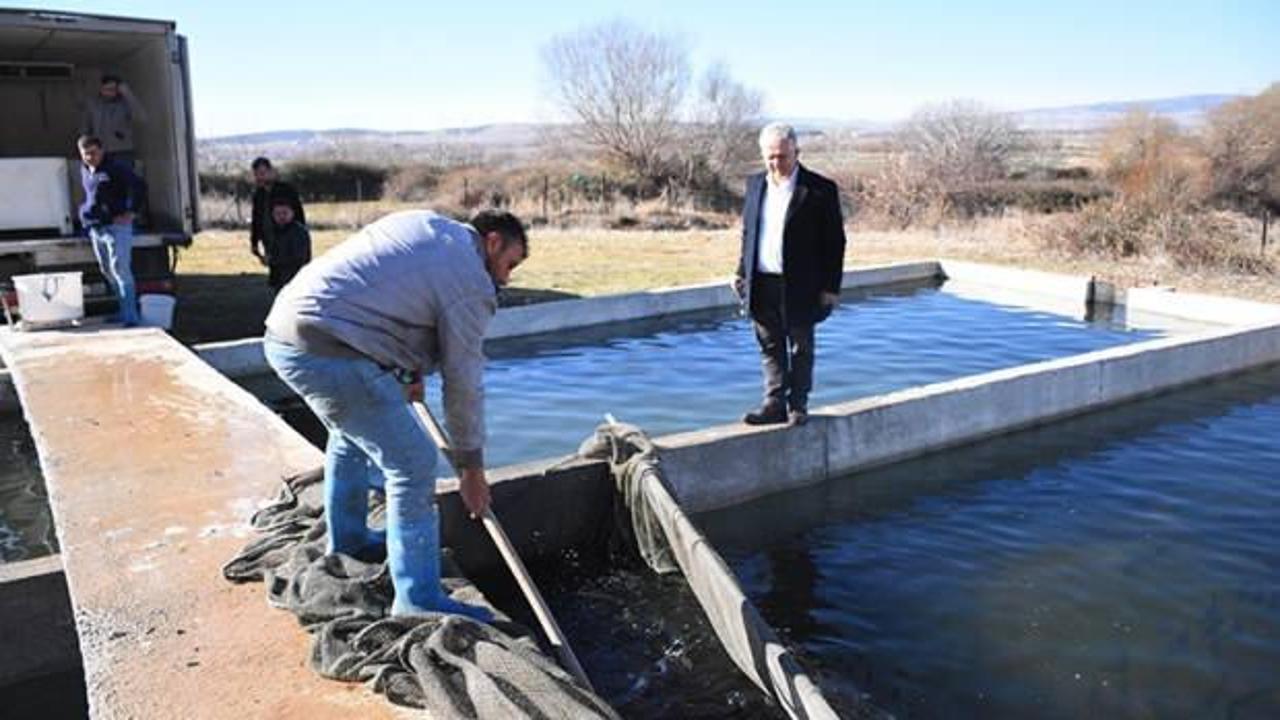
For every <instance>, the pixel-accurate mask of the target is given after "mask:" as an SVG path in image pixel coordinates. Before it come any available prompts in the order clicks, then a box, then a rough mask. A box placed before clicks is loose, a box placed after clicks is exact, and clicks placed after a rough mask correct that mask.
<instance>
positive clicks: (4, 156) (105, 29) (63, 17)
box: [0, 9, 198, 302]
mask: <svg viewBox="0 0 1280 720" xmlns="http://www.w3.org/2000/svg"><path fill="white" fill-rule="evenodd" d="M104 74H111V75H117V76H119V77H121V78H122V79H123V80H124V82H125V83H126V84H127V85H128V86H129V88H130V89H131V91H132V93H133V95H134V97H135V98H136V100H137V102H138V105H139V106H140V108H141V109H142V111H143V112H142V113H141V114H145V119H142V118H139V117H137V116H135V119H134V131H135V132H134V135H135V152H136V162H137V171H138V174H139V175H141V176H142V177H143V179H145V180H146V183H147V203H146V209H145V211H144V212H143V213H142V214H141V215H140V216H139V217H138V219H137V221H136V239H135V243H134V274H135V276H136V279H137V282H138V285H139V291H140V292H148V291H149V292H156V291H159V292H172V289H173V282H172V281H173V257H174V253H173V250H172V248H174V247H176V246H184V245H187V244H190V242H191V238H192V236H193V235H194V234H195V232H196V231H197V229H198V205H197V200H196V198H197V195H198V191H197V189H196V181H195V163H194V136H193V131H192V125H191V103H190V92H189V81H188V77H189V74H188V65H187V57H186V43H185V40H184V38H182V37H181V36H180V35H178V34H177V33H176V32H175V28H174V25H173V24H172V23H170V22H167V21H157V20H139V19H129V18H115V17H102V16H92V15H81V14H71V13H52V12H40V11H29V10H11V9H0V108H3V114H4V122H0V281H4V280H7V279H8V278H9V277H10V276H12V275H16V274H22V273H31V272H47V271H53V270H64V269H78V270H84V271H86V277H85V279H86V295H87V297H86V300H88V301H90V302H93V301H95V300H97V299H98V298H97V297H96V296H101V295H104V294H105V292H106V288H105V283H104V282H103V281H102V280H101V278H100V276H99V275H98V273H97V267H96V263H95V261H94V258H93V254H92V251H91V249H90V247H89V243H88V241H87V239H86V238H85V237H84V233H83V229H82V228H81V227H80V226H79V222H78V219H77V217H76V214H77V213H76V210H77V208H78V206H79V205H80V203H81V202H82V201H83V197H84V192H83V190H82V188H81V181H80V162H79V157H78V152H77V150H76V144H75V143H76V138H77V137H78V135H79V133H80V131H81V123H82V118H83V117H84V112H85V104H86V101H87V100H89V99H90V98H93V97H94V96H96V95H97V93H98V87H99V84H100V81H101V78H102V76H103V75H104Z"/></svg>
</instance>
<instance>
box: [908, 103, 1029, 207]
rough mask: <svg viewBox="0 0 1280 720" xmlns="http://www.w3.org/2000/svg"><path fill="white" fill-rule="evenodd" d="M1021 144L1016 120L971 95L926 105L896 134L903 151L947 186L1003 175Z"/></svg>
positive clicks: (913, 163)
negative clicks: (997, 111)
mask: <svg viewBox="0 0 1280 720" xmlns="http://www.w3.org/2000/svg"><path fill="white" fill-rule="evenodd" d="M1020 143H1021V138H1020V136H1019V133H1018V128H1017V126H1016V125H1015V124H1014V122H1013V121H1012V120H1010V119H1009V118H1008V117H1007V116H1005V115H1002V114H999V113H996V112H993V111H991V110H989V109H987V108H985V107H984V106H982V105H981V104H979V103H976V102H972V101H967V100H953V101H950V102H947V103H943V104H941V105H931V106H927V107H925V108H922V109H920V110H918V111H916V113H915V114H914V115H912V116H911V118H910V119H909V120H907V122H906V123H905V124H904V125H903V127H902V128H901V129H900V130H899V131H898V134H897V144H898V148H899V150H900V151H902V152H905V153H906V154H907V157H908V159H909V161H910V162H911V164H912V165H914V166H915V167H917V168H920V169H922V170H924V171H925V172H926V173H927V174H928V175H929V176H930V177H931V178H932V179H933V180H934V182H935V183H937V184H938V185H939V186H940V187H942V188H944V189H954V188H957V187H960V186H963V185H966V184H972V183H980V182H988V181H991V180H998V179H1001V178H1003V177H1004V176H1005V175H1006V173H1007V172H1008V169H1009V163H1010V161H1011V160H1012V158H1013V155H1014V153H1015V152H1017V150H1018V148H1019V145H1020Z"/></svg>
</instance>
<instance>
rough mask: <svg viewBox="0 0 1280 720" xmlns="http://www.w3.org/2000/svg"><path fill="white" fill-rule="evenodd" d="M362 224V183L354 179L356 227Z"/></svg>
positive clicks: (358, 179)
mask: <svg viewBox="0 0 1280 720" xmlns="http://www.w3.org/2000/svg"><path fill="white" fill-rule="evenodd" d="M363 224H364V183H362V182H361V181H360V178H356V227H357V228H359V227H360V226H361V225H363Z"/></svg>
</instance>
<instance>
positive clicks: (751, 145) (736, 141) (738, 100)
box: [692, 62, 764, 177]
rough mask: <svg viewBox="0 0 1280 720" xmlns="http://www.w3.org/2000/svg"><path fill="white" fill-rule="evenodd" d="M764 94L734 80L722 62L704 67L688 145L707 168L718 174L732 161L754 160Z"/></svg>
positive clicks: (732, 163) (723, 171)
mask: <svg viewBox="0 0 1280 720" xmlns="http://www.w3.org/2000/svg"><path fill="white" fill-rule="evenodd" d="M763 110H764V95H763V94H762V93H760V92H759V91H758V90H754V89H752V88H748V87H746V86H745V85H743V84H741V83H739V82H737V81H736V80H734V79H733V77H732V76H731V75H730V74H729V68H728V67H727V66H726V65H725V64H724V63H719V62H718V63H715V64H714V65H712V66H711V67H709V68H707V71H706V72H705V73H704V74H703V76H702V82H701V85H700V87H699V88H698V102H697V106H696V107H695V109H694V113H693V132H692V135H693V138H692V139H693V140H694V143H692V146H693V147H695V148H696V149H697V152H698V153H700V154H702V155H703V156H704V157H705V158H706V164H707V168H708V169H709V170H711V172H713V173H715V174H716V175H719V176H721V177H723V176H725V175H726V174H727V173H728V172H729V170H730V169H731V168H732V167H733V166H734V165H736V164H738V163H741V162H746V161H750V160H754V159H755V158H756V155H757V153H758V150H757V148H756V142H755V140H756V138H755V135H756V133H757V132H758V130H759V128H760V124H761V112H762V111H763Z"/></svg>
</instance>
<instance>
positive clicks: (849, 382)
mask: <svg viewBox="0 0 1280 720" xmlns="http://www.w3.org/2000/svg"><path fill="white" fill-rule="evenodd" d="M1082 309H1083V308H1082ZM1159 334H1160V333H1159V332H1158V331H1156V330H1150V329H1136V330H1135V329H1129V328H1126V327H1125V326H1124V325H1123V324H1119V323H1113V322H1110V321H1097V322H1085V321H1083V320H1079V319H1073V318H1070V317H1067V316H1065V315H1056V314H1052V313H1047V312H1043V311H1038V310H1033V309H1029V308H1026V307H1018V306H1010V305H998V304H993V303H988V302H981V301H977V300H971V299H966V298H963V297H960V296H958V295H956V294H952V293H949V292H946V291H945V289H939V288H937V287H934V286H925V287H914V288H898V289H878V290H876V291H873V292H866V293H860V294H846V296H845V298H844V301H843V303H842V304H841V306H840V307H839V309H837V311H836V312H835V313H834V314H833V315H832V317H831V318H830V319H829V320H828V321H827V322H825V323H823V324H822V325H819V326H818V339H817V348H818V350H817V353H818V358H817V367H816V370H815V388H814V391H813V394H812V396H811V399H810V405H811V407H814V408H816V407H819V406H821V405H824V404H829V403H834V402H840V401H844V400H851V399H854V398H858V397H864V396H869V395H876V394H880V393H884V392H888V391H891V390H898V389H902V388H907V387H911V386H915V385H921V384H925V383H931V382H938V381H942V380H950V379H954V378H958V377H962V376H965V375H971V374H974V373H981V372H986V371H990V370H997V369H1001V368H1008V367H1013V366H1016V365H1021V364H1024V363H1030V362H1036V361H1040V360H1047V359H1052V358H1060V357H1065V356H1068V355H1075V354H1078V353H1084V352H1089V351H1091V350H1099V349H1102V348H1107V347H1112V346H1115V345H1121V344H1125V343H1131V342H1135V341H1138V340H1144V339H1148V338H1152V337H1158V336H1159ZM489 355H490V362H489V364H488V367H487V369H486V372H485V388H486V401H487V405H488V407H487V412H486V417H487V422H488V430H489V433H488V436H489V442H488V446H487V448H486V457H487V460H488V464H489V465H490V466H499V465H505V464H509V463H514V462H520V461H526V460H532V459H537V458H547V457H554V456H559V455H564V454H567V453H571V452H573V451H574V450H576V449H577V446H578V444H579V442H581V441H582V440H583V439H584V438H586V437H587V436H589V435H590V434H591V431H592V430H593V429H594V428H595V427H596V425H598V424H599V423H600V422H601V421H602V420H603V417H604V414H605V413H613V414H614V415H615V416H617V417H618V419H620V420H624V421H626V422H631V423H636V424H638V425H640V426H641V427H643V428H645V429H646V430H647V431H648V432H649V433H650V434H652V435H655V436H657V435H663V434H666V433H672V432H679V431H684V430H693V429H697V428H702V427H706V426H709V425H716V424H721V423H727V422H735V421H737V420H738V419H739V418H741V416H742V413H743V412H745V411H746V410H748V409H750V408H751V407H753V406H755V405H758V404H759V402H760V396H761V376H760V360H759V352H758V350H757V346H756V341H755V338H754V335H753V334H752V331H751V327H750V323H749V321H748V320H747V319H745V318H740V317H737V316H735V315H734V314H732V313H731V312H725V311H720V312H714V313H709V314H708V313H704V314H701V315H697V316H688V317H686V318H684V319H674V320H673V319H670V318H668V319H663V320H660V321H657V322H649V323H641V324H630V325H626V326H622V328H619V327H617V326H613V327H608V328H600V329H594V330H592V329H588V330H585V331H575V332H565V333H555V334H552V335H549V336H546V337H540V338H535V339H529V340H512V341H504V342H501V343H495V344H493V346H492V347H490V348H489ZM430 384H431V387H430V388H429V398H430V400H429V402H430V403H431V405H432V407H433V409H434V411H435V412H436V413H437V417H442V416H441V415H439V410H440V399H439V396H438V393H439V386H438V382H437V381H436V380H435V379H433V380H432V381H431V383H430Z"/></svg>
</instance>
